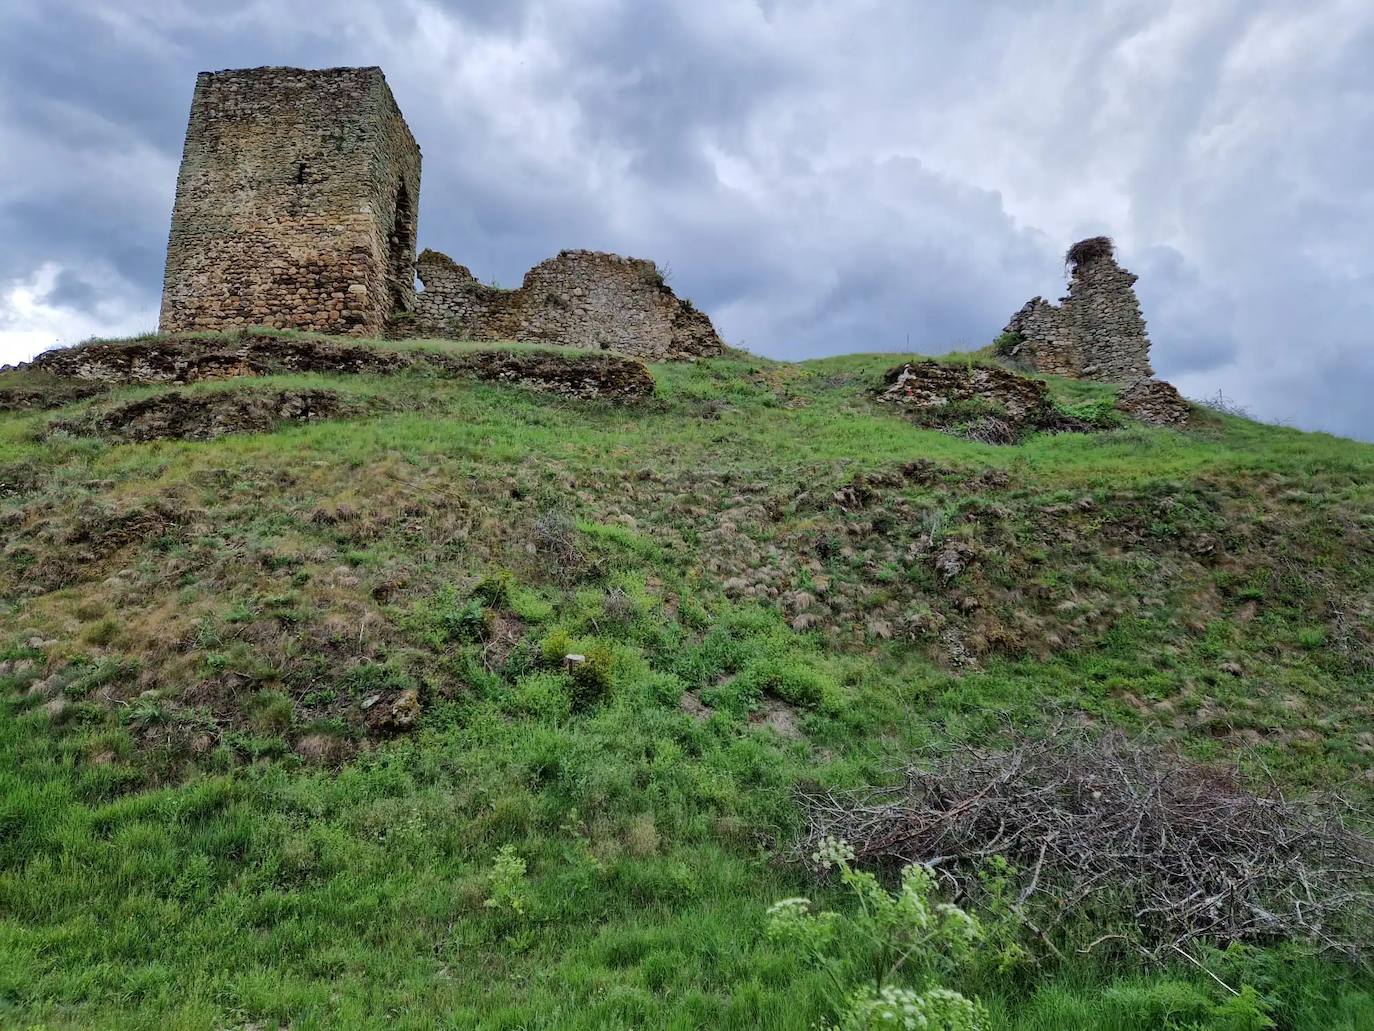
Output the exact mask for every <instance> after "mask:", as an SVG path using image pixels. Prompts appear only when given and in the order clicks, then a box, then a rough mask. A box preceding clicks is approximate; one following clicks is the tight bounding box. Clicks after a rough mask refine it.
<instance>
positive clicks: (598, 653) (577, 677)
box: [569, 641, 615, 709]
mask: <svg viewBox="0 0 1374 1031" xmlns="http://www.w3.org/2000/svg"><path fill="white" fill-rule="evenodd" d="M583 659H584V661H582V662H579V663H576V664H575V665H573V666H572V667H571V668H570V669H569V672H570V673H571V674H572V682H573V708H574V709H585V708H586V707H587V706H589V705H594V704H596V703H597V702H599V701H600V700H601V699H602V698H604V697H605V696H606V692H608V691H609V690H610V689H611V667H612V666H613V665H614V663H615V655H614V653H613V652H612V651H611V649H610V648H608V647H607V646H606V645H604V644H602V643H600V642H599V641H598V642H596V643H595V644H593V645H591V646H590V647H589V648H587V650H586V651H585V652H584V653H583Z"/></svg>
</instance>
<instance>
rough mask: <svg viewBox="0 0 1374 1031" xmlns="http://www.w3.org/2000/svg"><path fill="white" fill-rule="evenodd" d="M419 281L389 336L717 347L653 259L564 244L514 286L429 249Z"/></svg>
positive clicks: (661, 352) (629, 350)
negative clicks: (480, 276)
mask: <svg viewBox="0 0 1374 1031" xmlns="http://www.w3.org/2000/svg"><path fill="white" fill-rule="evenodd" d="M417 272H418V275H419V277H420V281H421V283H423V284H424V289H423V290H422V291H421V292H420V293H419V294H417V295H416V298H415V310H414V314H413V317H407V318H405V319H402V320H398V321H395V322H393V327H392V328H393V332H394V333H395V334H396V335H408V336H441V337H449V338H452V339H456V340H523V341H535V342H543V343H553V344H562V345H565V346H569V347H580V348H585V349H588V350H597V351H611V352H615V353H617V354H627V355H633V356H635V357H638V358H644V359H646V360H649V361H667V360H674V359H689V358H698V357H704V356H708V355H713V354H719V353H720V351H721V346H722V345H721V341H720V337H719V336H717V335H716V331H715V327H714V326H712V325H711V320H710V319H709V318H707V317H706V315H704V314H703V313H701V312H700V311H698V310H697V309H696V308H695V307H693V306H692V305H691V303H690V302H688V301H685V300H681V299H679V298H678V297H677V296H676V295H675V294H674V293H673V291H672V289H671V288H670V287H669V286H668V285H667V283H665V282H664V280H663V276H662V275H661V274H660V273H659V271H658V268H657V267H656V266H655V265H654V263H653V262H651V261H645V260H643V259H640V258H623V257H621V256H619V255H616V254H607V253H604V252H602V251H584V250H566V251H562V252H560V253H559V254H558V256H557V257H554V258H549V259H548V260H546V261H542V262H540V263H539V264H538V265H536V266H535V267H534V268H532V269H530V270H529V272H527V273H525V278H524V282H523V283H522V284H521V286H520V287H519V288H517V289H514V290H505V289H501V288H499V287H494V286H487V285H485V284H483V283H481V282H479V281H478V280H477V278H476V277H475V276H474V275H473V274H472V272H471V271H469V270H468V269H467V268H466V267H465V266H463V265H459V264H458V263H456V262H455V261H453V260H452V259H451V258H449V257H448V256H447V255H444V254H440V253H439V252H438V251H431V250H427V251H425V252H424V253H422V254H421V255H420V257H419V261H418V265H417Z"/></svg>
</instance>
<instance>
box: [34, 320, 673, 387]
mask: <svg viewBox="0 0 1374 1031" xmlns="http://www.w3.org/2000/svg"><path fill="white" fill-rule="evenodd" d="M25 370H29V371H33V372H39V373H46V374H48V375H50V376H58V377H64V378H67V379H69V380H79V381H86V382H91V383H118V384H126V383H194V382H197V381H200V380H215V379H229V378H232V377H236V376H264V375H271V374H273V373H298V372H316V373H327V374H348V375H373V376H387V375H395V374H400V373H414V372H420V373H425V374H429V375H437V376H442V377H453V378H466V379H478V380H485V381H491V382H498V383H509V384H512V385H516V386H522V387H526V388H529V389H533V390H539V391H544V392H547V393H555V394H561V395H564V396H567V397H578V398H586V399H596V400H606V401H616V402H632V401H637V400H640V399H642V398H646V397H649V396H651V395H652V394H653V392H654V380H653V376H652V375H650V373H649V370H648V369H646V368H645V367H644V365H643V364H642V363H640V362H637V361H634V360H633V359H630V358H623V357H619V356H616V355H606V354H567V353H560V352H556V351H536V350H529V351H510V350H500V349H491V350H477V351H431V350H423V349H414V350H388V349H384V348H378V347H375V346H372V345H368V344H361V343H352V342H349V341H344V340H321V339H317V338H313V337H307V336H278V335H275V334H271V333H263V332H258V331H251V332H243V333H239V334H235V335H232V336H223V337H195V336H171V337H151V338H147V339H143V340H127V341H114V342H110V343H92V344H82V345H79V346H77V347H68V348H62V349H59V350H53V351H47V352H45V353H43V354H41V355H39V356H38V357H37V358H35V359H34V360H33V362H32V363H30V364H29V365H26V366H20V367H19V371H25Z"/></svg>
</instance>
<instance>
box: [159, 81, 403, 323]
mask: <svg viewBox="0 0 1374 1031" xmlns="http://www.w3.org/2000/svg"><path fill="white" fill-rule="evenodd" d="M419 197H420V149H419V147H418V146H417V145H416V143H415V139H414V137H413V136H412V135H411V133H410V130H409V129H408V128H407V127H406V123H405V120H404V118H402V116H401V112H400V110H399V109H398V108H397V106H396V101H395V99H394V98H393V97H392V95H391V90H390V89H389V88H388V86H387V84H386V79H385V78H384V77H383V75H382V71H381V69H380V68H330V69H324V70H306V69H300V68H248V69H237V70H230V71H222V72H203V73H201V74H200V75H199V76H198V77H197V79H196V89H195V94H194V97H193V99H192V102H191V116H190V122H189V125H188V127H187V131H186V144H185V148H184V151H183V154H182V162H181V171H180V173H179V174H178V176H177V193H176V203H175V206H174V208H173V212H172V229H171V234H170V237H169V240H168V244H167V269H166V275H165V279H164V283H163V294H162V315H161V319H160V323H159V328H160V329H161V330H162V331H163V332H177V331H185V330H204V329H227V328H233V327H235V326H243V325H265V326H274V327H287V328H297V329H309V330H320V331H323V332H329V333H353V334H376V333H378V332H380V330H381V328H382V327H383V325H384V324H385V321H386V319H387V318H388V317H389V316H390V315H391V314H392V313H393V312H399V311H407V310H409V309H410V308H411V307H412V306H413V305H414V299H415V291H414V274H413V268H414V261H415V225H416V219H417V216H418V204H419Z"/></svg>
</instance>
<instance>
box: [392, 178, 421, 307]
mask: <svg viewBox="0 0 1374 1031" xmlns="http://www.w3.org/2000/svg"><path fill="white" fill-rule="evenodd" d="M387 245H388V248H387V250H388V253H387V269H386V278H387V286H388V288H389V290H390V293H391V298H390V300H391V312H392V314H397V313H399V312H403V311H410V310H411V308H413V307H414V304H415V287H414V283H415V206H414V204H413V203H412V202H411V199H410V191H409V190H407V189H406V184H405V183H401V185H400V186H398V187H397V188H396V206H395V208H394V215H393V217H392V220H391V237H390V239H389V240H388V241H387Z"/></svg>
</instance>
